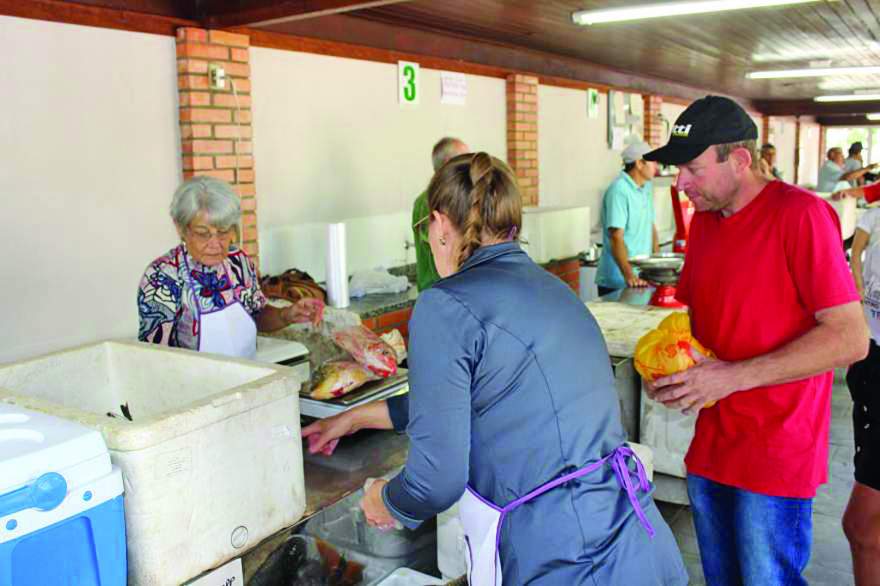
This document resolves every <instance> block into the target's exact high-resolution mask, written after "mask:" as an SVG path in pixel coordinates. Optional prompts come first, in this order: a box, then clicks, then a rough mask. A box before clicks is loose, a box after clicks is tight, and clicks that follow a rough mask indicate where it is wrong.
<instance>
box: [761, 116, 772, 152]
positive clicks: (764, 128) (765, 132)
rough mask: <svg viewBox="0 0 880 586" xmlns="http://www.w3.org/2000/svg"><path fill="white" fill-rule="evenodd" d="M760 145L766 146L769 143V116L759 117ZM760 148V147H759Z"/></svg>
mask: <svg viewBox="0 0 880 586" xmlns="http://www.w3.org/2000/svg"><path fill="white" fill-rule="evenodd" d="M760 139H761V143H762V144H767V143H769V142H771V141H770V116H762V117H761V137H760ZM759 146H760V145H759Z"/></svg>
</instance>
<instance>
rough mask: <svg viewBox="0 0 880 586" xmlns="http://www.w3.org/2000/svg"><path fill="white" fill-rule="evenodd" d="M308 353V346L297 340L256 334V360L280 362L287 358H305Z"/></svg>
mask: <svg viewBox="0 0 880 586" xmlns="http://www.w3.org/2000/svg"><path fill="white" fill-rule="evenodd" d="M308 354H309V350H308V348H306V347H305V346H304V345H302V344H300V343H299V342H294V341H293V340H283V339H280V338H270V337H269V336H257V354H256V356H255V357H254V360H256V361H257V362H270V363H272V364H280V363H282V362H285V361H287V360H293V359H296V358H305V357H306V356H308Z"/></svg>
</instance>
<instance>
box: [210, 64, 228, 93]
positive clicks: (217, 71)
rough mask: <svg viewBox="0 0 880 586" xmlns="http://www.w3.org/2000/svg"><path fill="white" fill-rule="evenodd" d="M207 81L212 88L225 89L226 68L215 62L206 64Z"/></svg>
mask: <svg viewBox="0 0 880 586" xmlns="http://www.w3.org/2000/svg"><path fill="white" fill-rule="evenodd" d="M208 83H209V84H210V85H211V89H212V90H225V89H226V70H225V69H223V68H222V67H220V66H219V65H217V64H216V63H210V64H208Z"/></svg>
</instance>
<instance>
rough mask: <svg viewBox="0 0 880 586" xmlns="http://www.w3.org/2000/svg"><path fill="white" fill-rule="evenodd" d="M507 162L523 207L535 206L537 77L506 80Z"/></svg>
mask: <svg viewBox="0 0 880 586" xmlns="http://www.w3.org/2000/svg"><path fill="white" fill-rule="evenodd" d="M507 162H508V164H510V167H511V168H512V169H513V172H514V173H516V178H517V181H518V182H519V187H520V192H521V193H522V198H523V205H535V206H536V205H538V78H537V77H534V76H531V75H519V74H517V75H509V76H508V77H507Z"/></svg>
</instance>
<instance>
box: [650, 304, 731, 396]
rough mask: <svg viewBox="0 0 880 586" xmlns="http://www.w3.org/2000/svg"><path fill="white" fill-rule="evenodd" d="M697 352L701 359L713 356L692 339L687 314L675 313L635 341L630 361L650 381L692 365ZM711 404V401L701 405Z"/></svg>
mask: <svg viewBox="0 0 880 586" xmlns="http://www.w3.org/2000/svg"><path fill="white" fill-rule="evenodd" d="M698 353H699V355H702V356H703V357H705V358H712V357H714V356H715V354H714V353H713V352H712V351H711V350H709V349H707V348H706V347H705V346H703V345H702V344H700V342H699V341H697V339H696V338H694V336H693V334H692V333H691V321H690V317H689V316H688V314H687V313H684V312H676V313H673V314H670V315H669V316H667V317H666V318H665V319H664V320H663V321H662V322H660V324H659V325H658V326H657V328H656V329H654V330H651V331H650V332H648V333H647V334H645V335H644V336H642V337H641V338H640V339H639V341H638V342H637V343H636V351H635V356H634V357H633V361H634V363H635V368H636V371H637V372H638V373H639V374H640V375H641V376H642V378H643V379H645V380H646V381H653V380H656V379H658V378H661V377H664V376H668V375H670V374H675V373H677V372H681V371H683V370H687V369H688V368H690V367H692V366H694V365H695V364H696V363H697V360H698V358H699V356H698V355H697V354H698ZM714 404H715V402H714V401H713V402H710V403H707V404H706V405H705V406H706V407H711V406H712V405H714Z"/></svg>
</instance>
